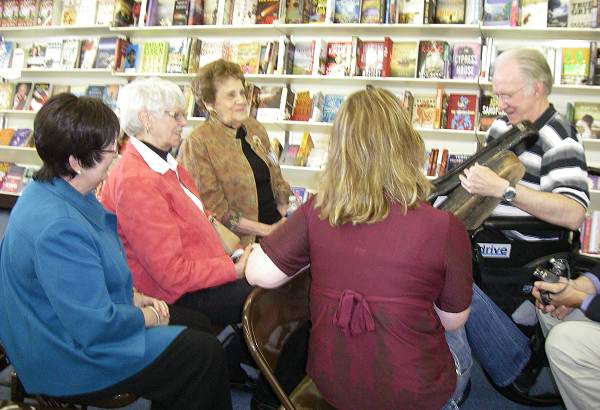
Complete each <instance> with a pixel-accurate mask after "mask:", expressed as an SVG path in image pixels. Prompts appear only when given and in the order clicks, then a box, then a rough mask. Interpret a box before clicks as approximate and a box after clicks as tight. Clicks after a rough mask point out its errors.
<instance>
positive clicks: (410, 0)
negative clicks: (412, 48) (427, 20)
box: [396, 0, 428, 24]
mask: <svg viewBox="0 0 600 410" xmlns="http://www.w3.org/2000/svg"><path fill="white" fill-rule="evenodd" d="M425 1H428V0H398V5H397V10H398V15H397V17H396V22H397V23H398V24H423V11H424V6H425Z"/></svg>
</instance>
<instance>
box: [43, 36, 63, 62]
mask: <svg viewBox="0 0 600 410" xmlns="http://www.w3.org/2000/svg"><path fill="white" fill-rule="evenodd" d="M62 46H63V42H62V41H61V40H60V39H59V40H51V41H48V42H47V43H46V52H45V53H44V67H46V68H61V60H62Z"/></svg>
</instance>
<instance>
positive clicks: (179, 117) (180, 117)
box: [165, 111, 186, 121]
mask: <svg viewBox="0 0 600 410" xmlns="http://www.w3.org/2000/svg"><path fill="white" fill-rule="evenodd" d="M165 114H167V115H168V116H169V117H171V118H173V119H174V120H175V121H184V120H185V119H186V118H185V114H184V113H182V112H181V111H165Z"/></svg>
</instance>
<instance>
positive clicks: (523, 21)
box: [519, 0, 548, 27]
mask: <svg viewBox="0 0 600 410" xmlns="http://www.w3.org/2000/svg"><path fill="white" fill-rule="evenodd" d="M519 24H520V25H521V26H527V27H546V26H547V24H548V0H521V13H520V14H519Z"/></svg>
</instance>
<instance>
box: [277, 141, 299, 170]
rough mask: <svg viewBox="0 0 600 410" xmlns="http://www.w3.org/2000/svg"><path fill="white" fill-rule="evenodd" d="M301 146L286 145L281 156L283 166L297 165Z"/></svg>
mask: <svg viewBox="0 0 600 410" xmlns="http://www.w3.org/2000/svg"><path fill="white" fill-rule="evenodd" d="M299 149H300V145H299V144H286V146H285V147H284V148H283V153H282V154H281V160H282V161H281V164H282V165H296V157H297V156H298V150H299Z"/></svg>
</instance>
